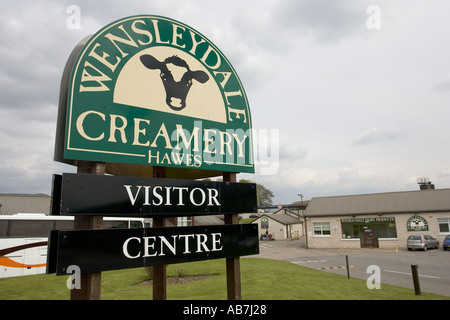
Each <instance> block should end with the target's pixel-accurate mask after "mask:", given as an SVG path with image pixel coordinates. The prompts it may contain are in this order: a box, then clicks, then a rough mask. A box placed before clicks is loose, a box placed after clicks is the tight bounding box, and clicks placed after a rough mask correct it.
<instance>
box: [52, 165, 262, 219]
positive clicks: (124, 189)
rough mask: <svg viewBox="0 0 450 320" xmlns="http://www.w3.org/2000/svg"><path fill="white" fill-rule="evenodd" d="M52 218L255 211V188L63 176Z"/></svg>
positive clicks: (168, 215) (183, 214)
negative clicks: (73, 215)
mask: <svg viewBox="0 0 450 320" xmlns="http://www.w3.org/2000/svg"><path fill="white" fill-rule="evenodd" d="M61 182H62V186H61V191H59V190H58V191H59V192H60V193H61V197H60V200H61V201H60V204H59V206H58V205H57V204H55V207H56V208H59V210H58V211H57V212H54V213H53V214H61V215H68V214H69V215H72V214H76V215H93V214H99V215H102V216H127V215H133V216H146V217H177V216H197V215H211V214H233V213H241V212H256V184H254V183H236V182H217V181H192V180H180V179H162V178H138V177H123V176H120V177H118V176H106V175H103V176H99V175H92V174H70V173H64V174H63V176H62V179H61Z"/></svg>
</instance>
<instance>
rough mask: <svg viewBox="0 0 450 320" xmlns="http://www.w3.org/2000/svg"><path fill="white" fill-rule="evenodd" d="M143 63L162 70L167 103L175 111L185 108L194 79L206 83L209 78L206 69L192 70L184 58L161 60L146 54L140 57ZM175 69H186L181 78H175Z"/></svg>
mask: <svg viewBox="0 0 450 320" xmlns="http://www.w3.org/2000/svg"><path fill="white" fill-rule="evenodd" d="M140 59H141V62H142V64H143V65H144V66H145V67H147V68H148V69H152V70H155V69H158V70H160V71H161V74H160V76H161V80H162V82H163V85H164V89H165V90H166V103H167V105H168V106H169V107H170V108H171V109H172V110H175V111H180V110H183V109H184V108H185V107H186V97H187V95H188V93H189V89H190V88H191V86H192V80H196V81H198V82H200V83H205V82H206V81H208V80H209V76H208V74H206V72H204V71H201V70H199V71H191V70H190V69H189V66H188V64H187V63H186V61H184V60H183V59H181V58H179V57H177V56H172V57H169V58H166V59H165V60H164V61H163V62H160V61H159V60H158V59H156V58H155V57H153V56H151V55H149V54H145V55H142V56H141V57H140ZM173 69H184V70H182V72H181V73H180V72H179V74H180V75H181V74H182V76H181V79H176V80H175V78H174V75H175V72H174V70H173Z"/></svg>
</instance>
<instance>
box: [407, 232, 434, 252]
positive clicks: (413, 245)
mask: <svg viewBox="0 0 450 320" xmlns="http://www.w3.org/2000/svg"><path fill="white" fill-rule="evenodd" d="M406 247H407V248H408V250H412V249H422V250H427V249H430V248H435V249H437V248H439V242H438V241H437V240H436V238H433V237H432V236H429V235H427V234H421V235H413V236H409V237H408V241H407V244H406Z"/></svg>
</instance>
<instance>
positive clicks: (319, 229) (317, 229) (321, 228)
mask: <svg viewBox="0 0 450 320" xmlns="http://www.w3.org/2000/svg"><path fill="white" fill-rule="evenodd" d="M313 229H314V235H315V236H329V235H331V232H330V223H329V222H314V223H313Z"/></svg>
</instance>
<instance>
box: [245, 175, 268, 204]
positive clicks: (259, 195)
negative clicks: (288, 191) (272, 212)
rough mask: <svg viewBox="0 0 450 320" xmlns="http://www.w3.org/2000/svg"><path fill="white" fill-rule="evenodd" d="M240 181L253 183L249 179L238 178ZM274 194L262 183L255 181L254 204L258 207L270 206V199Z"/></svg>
mask: <svg viewBox="0 0 450 320" xmlns="http://www.w3.org/2000/svg"><path fill="white" fill-rule="evenodd" d="M239 182H241V183H254V182H252V181H250V180H246V179H241V180H239ZM273 197H274V195H273V192H272V191H271V190H269V189H267V188H266V187H265V186H263V185H262V184H259V183H257V184H256V204H257V205H258V207H261V206H271V205H272V199H273Z"/></svg>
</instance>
